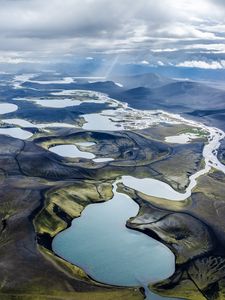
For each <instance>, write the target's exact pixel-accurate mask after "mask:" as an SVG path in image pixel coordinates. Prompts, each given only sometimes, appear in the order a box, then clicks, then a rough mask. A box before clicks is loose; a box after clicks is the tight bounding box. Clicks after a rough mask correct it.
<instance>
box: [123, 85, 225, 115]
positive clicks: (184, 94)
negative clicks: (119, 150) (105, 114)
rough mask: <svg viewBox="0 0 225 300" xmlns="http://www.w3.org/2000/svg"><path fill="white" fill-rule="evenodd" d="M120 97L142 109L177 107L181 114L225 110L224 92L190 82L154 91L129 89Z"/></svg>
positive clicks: (166, 86) (141, 88) (165, 86)
mask: <svg viewBox="0 0 225 300" xmlns="http://www.w3.org/2000/svg"><path fill="white" fill-rule="evenodd" d="M120 97H122V98H123V99H124V100H125V101H127V102H128V103H130V104H131V105H132V106H134V107H136V108H142V109H143V108H144V109H152V108H153V107H155V106H156V105H157V106H158V108H166V109H172V108H174V107H179V108H182V109H183V112H186V111H190V110H191V111H192V110H197V109H198V110H199V109H201V110H202V109H204V110H207V109H215V107H216V108H217V109H223V108H225V91H222V90H219V89H214V88H212V87H208V86H206V85H204V84H201V83H196V82H190V81H177V82H173V83H170V84H167V85H164V86H161V87H159V88H154V89H149V88H143V87H140V88H135V89H130V90H127V91H124V92H122V93H121V94H120Z"/></svg>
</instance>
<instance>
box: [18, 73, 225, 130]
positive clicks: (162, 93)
mask: <svg viewBox="0 0 225 300" xmlns="http://www.w3.org/2000/svg"><path fill="white" fill-rule="evenodd" d="M114 80H115V82H119V83H120V84H123V87H120V86H119V85H118V84H116V83H115V82H113V81H97V82H86V83H84V82H82V83H79V82H77V83H71V84H48V85H41V84H38V83H33V82H26V83H24V84H23V86H26V87H32V88H37V89H38V90H39V91H40V90H41V91H44V90H46V89H53V90H54V89H84V90H85V89H86V90H93V91H99V92H103V93H106V94H108V95H109V96H110V97H114V98H115V99H119V100H121V101H124V102H127V103H129V105H130V106H132V107H134V108H138V109H163V110H167V111H170V112H174V113H179V114H188V115H189V116H191V118H197V119H200V120H201V119H202V118H204V120H205V121H206V122H207V123H208V124H210V125H213V126H218V127H220V128H222V129H225V124H224V121H223V120H224V118H225V90H222V89H216V88H213V87H211V86H207V85H206V84H202V83H199V82H194V81H180V80H179V81H175V80H172V79H168V78H166V77H162V76H159V75H156V74H152V73H151V74H149V73H148V74H142V75H135V76H125V77H120V78H118V77H117V78H116V79H114ZM139 84H140V85H141V86H139ZM129 86H132V88H127V87H129ZM135 86H136V87H135ZM201 121H203V120H201Z"/></svg>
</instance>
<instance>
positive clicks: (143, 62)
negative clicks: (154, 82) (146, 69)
mask: <svg viewBox="0 0 225 300" xmlns="http://www.w3.org/2000/svg"><path fill="white" fill-rule="evenodd" d="M140 63H141V64H142V65H149V62H148V61H147V60H142V61H140Z"/></svg>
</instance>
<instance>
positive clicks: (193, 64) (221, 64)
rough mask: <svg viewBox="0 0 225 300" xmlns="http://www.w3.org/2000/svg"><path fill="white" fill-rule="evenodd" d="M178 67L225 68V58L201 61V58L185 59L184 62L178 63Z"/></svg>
mask: <svg viewBox="0 0 225 300" xmlns="http://www.w3.org/2000/svg"><path fill="white" fill-rule="evenodd" d="M177 66H178V67H186V68H200V69H214V70H215V69H224V68H225V60H223V61H211V62H206V61H201V60H198V61H197V60H192V61H184V62H182V63H179V64H177Z"/></svg>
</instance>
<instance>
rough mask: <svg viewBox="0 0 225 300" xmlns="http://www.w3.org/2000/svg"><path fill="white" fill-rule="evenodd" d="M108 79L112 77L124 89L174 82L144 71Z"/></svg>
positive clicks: (157, 85)
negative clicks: (143, 72)
mask: <svg viewBox="0 0 225 300" xmlns="http://www.w3.org/2000/svg"><path fill="white" fill-rule="evenodd" d="M110 79H112V80H113V81H114V82H118V83H120V84H122V85H123V87H124V88H126V89H132V88H137V87H145V88H157V87H161V86H163V85H166V84H169V83H172V82H175V81H174V80H173V79H170V78H167V77H164V76H161V75H158V74H155V73H146V74H139V75H133V76H119V77H118V76H114V77H112V78H110Z"/></svg>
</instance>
